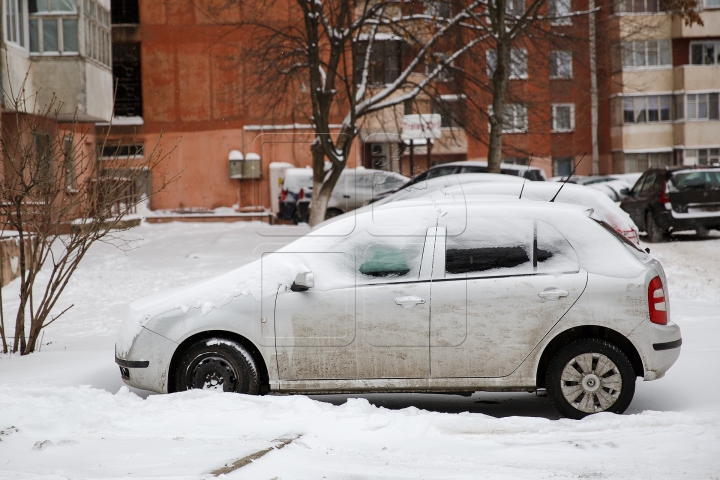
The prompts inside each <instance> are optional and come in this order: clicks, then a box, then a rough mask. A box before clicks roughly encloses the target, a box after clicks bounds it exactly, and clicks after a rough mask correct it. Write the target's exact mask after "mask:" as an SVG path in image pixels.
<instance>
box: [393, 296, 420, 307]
mask: <svg viewBox="0 0 720 480" xmlns="http://www.w3.org/2000/svg"><path fill="white" fill-rule="evenodd" d="M423 303H425V299H424V298H420V297H417V296H415V295H407V296H405V297H397V298H396V299H395V304H396V305H400V306H401V307H403V308H413V307H414V306H415V305H417V304H420V305H422V304H423Z"/></svg>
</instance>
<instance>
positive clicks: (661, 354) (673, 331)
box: [628, 320, 682, 381]
mask: <svg viewBox="0 0 720 480" xmlns="http://www.w3.org/2000/svg"><path fill="white" fill-rule="evenodd" d="M628 338H629V339H630V341H631V342H632V343H633V344H634V345H635V347H636V348H637V349H638V353H639V354H640V358H641V359H642V361H643V367H644V369H645V375H644V380H648V381H649V380H657V379H658V378H662V377H663V376H664V375H665V373H666V372H667V371H668V370H669V369H670V367H672V366H673V364H674V363H675V362H676V361H677V359H678V358H679V357H680V346H681V345H682V335H681V334H680V327H679V326H678V325H677V324H675V323H672V322H670V323H668V324H667V325H657V324H655V323H652V322H650V321H649V320H645V321H644V322H642V323H641V324H640V325H639V326H638V327H637V328H636V329H635V330H634V331H633V332H632V333H631V334H630V335H629V336H628Z"/></svg>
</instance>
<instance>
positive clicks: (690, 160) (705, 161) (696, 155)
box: [683, 148, 720, 165]
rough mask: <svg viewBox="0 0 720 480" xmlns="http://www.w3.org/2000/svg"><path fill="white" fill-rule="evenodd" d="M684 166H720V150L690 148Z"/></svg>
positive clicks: (686, 151)
mask: <svg viewBox="0 0 720 480" xmlns="http://www.w3.org/2000/svg"><path fill="white" fill-rule="evenodd" d="M683 154H684V155H683V157H684V158H683V165H720V148H688V149H686V150H685V151H684V152H683Z"/></svg>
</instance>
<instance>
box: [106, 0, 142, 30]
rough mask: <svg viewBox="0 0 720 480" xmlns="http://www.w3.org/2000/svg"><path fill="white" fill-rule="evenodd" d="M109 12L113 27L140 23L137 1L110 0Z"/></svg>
mask: <svg viewBox="0 0 720 480" xmlns="http://www.w3.org/2000/svg"><path fill="white" fill-rule="evenodd" d="M110 12H111V13H112V24H113V25H127V24H131V25H134V24H138V23H140V9H139V8H138V0H111V1H110Z"/></svg>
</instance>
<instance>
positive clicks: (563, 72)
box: [550, 50, 573, 78]
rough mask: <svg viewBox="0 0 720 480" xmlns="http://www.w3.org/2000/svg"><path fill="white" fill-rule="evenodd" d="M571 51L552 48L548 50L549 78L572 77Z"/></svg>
mask: <svg viewBox="0 0 720 480" xmlns="http://www.w3.org/2000/svg"><path fill="white" fill-rule="evenodd" d="M572 76H573V68H572V52H571V51H568V50H553V51H551V52H550V78H572Z"/></svg>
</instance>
